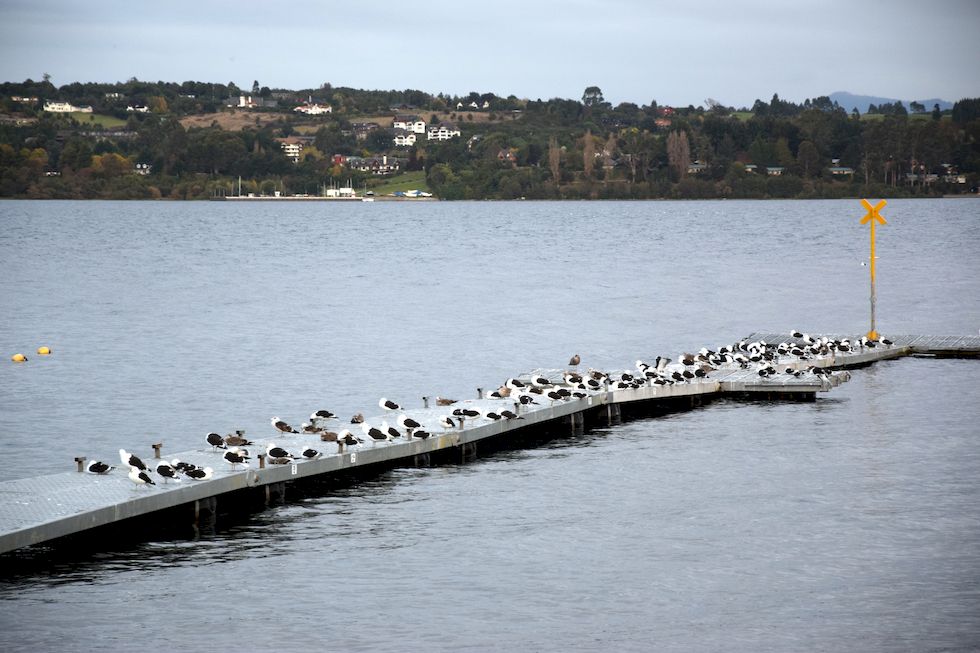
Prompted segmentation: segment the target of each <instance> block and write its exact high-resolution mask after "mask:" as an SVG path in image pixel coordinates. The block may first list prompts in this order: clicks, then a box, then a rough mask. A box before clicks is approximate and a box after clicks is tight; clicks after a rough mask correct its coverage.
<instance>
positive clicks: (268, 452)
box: [85, 330, 893, 487]
mask: <svg viewBox="0 0 980 653" xmlns="http://www.w3.org/2000/svg"><path fill="white" fill-rule="evenodd" d="M789 335H790V338H791V339H790V340H787V341H784V342H780V343H777V344H772V343H767V342H765V341H762V340H758V341H752V342H749V341H747V340H740V341H738V342H736V343H733V344H731V345H726V346H722V347H719V348H717V349H715V350H711V349H708V348H702V349H701V350H699V351H698V352H697V353H683V354H681V355H679V356H678V357H677V358H676V359H670V358H666V357H663V356H657V357H656V359H655V360H654V361H653V362H652V363H646V362H644V361H642V360H637V361H636V363H635V365H634V369H632V370H626V371H618V372H604V371H601V370H596V369H592V368H589V369H588V370H586V371H584V372H578V371H577V369H578V366H579V364H580V363H581V357H580V356H579V355H578V354H575V355H574V356H572V358H571V359H570V360H569V361H568V369H565V370H564V371H560V370H557V371H554V372H553V373H548V374H533V373H532V374H529V375H521V376H519V377H512V378H509V379H507V380H506V381H504V383H502V384H501V385H500V386H499V387H498V388H497V389H496V390H493V391H491V392H489V393H486V395H483V393H482V392H481V399H487V400H499V402H491V403H490V404H489V405H490V407H487V404H486V402H483V405H479V406H478V405H474V404H472V403H471V402H469V401H457V400H454V399H447V398H443V397H436V398H435V405H436V407H437V408H443V409H444V410H436V411H435V413H438V414H434V413H433V411H431V410H429V411H426V415H425V416H423V415H422V414H421V413H417V414H416V415H414V416H413V415H411V414H409V411H408V410H407V409H405V408H403V407H402V405H400V404H399V403H397V402H395V401H392V400H390V399H388V398H386V397H382V398H381V399H379V400H378V407H379V408H380V409H381V410H382V415H381V416H380V417H379V418H378V419H374V420H371V421H368V420H366V419H365V418H364V415H363V413H357V414H355V415H354V416H352V417H351V418H350V420H349V422H350V425H351V426H350V427H349V428H342V429H337V430H332V429H331V428H328V426H329V425H330V424H331V423H333V422H338V421H340V418H338V416H337V415H335V414H334V413H333V412H331V411H329V410H317V411H314V412H313V413H311V414H310V416H309V421H308V422H303V423H301V424H300V426H299V428H298V429H297V428H294V427H293V426H292V425H290V424H289V423H288V422H286V421H284V420H282V419H280V418H279V417H273V418H272V419H271V420H270V423H271V425H272V428H273V429H274V430H275V433H276V437H275V439H273V440H270V441H268V442H266V443H264V445H263V444H256V443H255V442H253V441H252V440H250V439H248V438H246V437H245V434H244V432H243V431H235V432H234V433H229V434H227V435H221V434H219V433H216V432H211V433H207V434H206V435H205V437H204V443H205V444H206V445H207V447H206V448H204V449H202V451H201V453H203V454H208V455H214V456H220V457H221V459H222V460H223V463H225V464H227V465H228V468H227V469H228V470H229V471H237V470H238V469H240V468H243V467H244V468H248V467H250V466H251V461H252V459H253V454H252V453H251V450H250V449H249V447H253V448H254V447H258V448H259V450H260V451H262V453H260V454H258V456H256V457H258V458H260V459H261V461H260V465H259V466H260V467H262V466H264V464H265V463H269V464H273V465H285V464H296V463H300V462H303V461H312V460H316V459H318V458H320V457H321V456H323V455H325V454H324V452H323V451H321V449H320V448H318V447H322V446H324V445H323V444H315V445H311V444H309V443H308V442H307V441H308V440H309V437H307V438H305V440H304V439H303V436H317V438H318V439H317V440H314V442H320V443H329V444H331V445H335V446H336V450H335V451H334V453H343V452H344V449H345V447H360V446H364V445H365V444H366V443H370V445H371V446H376V445H378V444H382V443H384V444H391V443H394V442H407V441H411V440H417V439H418V440H424V439H426V438H429V437H430V436H431V434H432V431H434V430H435V428H438V429H440V431H439V432H440V433H445V432H448V431H454V430H462V429H465V428H466V427H467V425H473V424H480V423H488V422H499V421H506V420H519V419H523V417H522V416H521V414H522V413H524V412H525V411H527V410H529V409H530V406H532V405H542V404H551V405H554V404H556V403H559V402H566V401H571V400H576V399H584V398H586V397H589V396H590V395H593V394H595V393H599V392H609V391H616V390H627V389H637V388H642V387H645V386H669V385H674V384H688V383H697V382H700V381H702V380H704V379H708V378H709V377H710V375H711V374H712V373H714V372H716V371H719V370H722V371H725V372H731V371H733V370H737V369H742V370H754V371H756V372H757V373H758V375H759V377H761V378H763V379H766V378H770V377H777V375H780V374H785V375H791V376H793V377H795V378H800V377H803V376H805V375H813V376H816V377H820V376H825V375H827V374H829V372H827V370H826V369H824V368H823V367H821V366H817V365H813V364H810V365H807V362H808V361H811V360H814V359H817V358H819V357H824V356H828V355H833V354H836V353H844V354H846V353H850V352H855V351H859V350H864V349H868V348H874V347H891V346H893V343H892V342H891V341H890V340H888V339H887V338H882V339H880V340H869V339H868V338H866V337H861V338H857V339H854V340H850V339H847V338H843V339H834V338H828V337H813V336H810V335H808V334H806V333H802V332H800V331H795V330H794V331H791V332H790V334H789ZM424 399H425V404H426V408H428V403H429V402H428V398H424ZM498 405H499V407H498ZM481 420H482V421H481ZM430 429H431V430H430ZM356 432H359V433H357V434H355V433H356ZM119 458H120V463H121V466H122V468H123V469H128V470H129V471H128V477H129V479H130V480H131V481H132V482H133V483H134V484H135V485H136V487H140V486H151V485H158V484H160V483H162V484H167V483H170V482H181V481H182V480H184V479H186V480H190V481H205V480H208V479H210V478H213V476H214V474H215V469H214V467H213V466H210V465H208V466H200V465H195V464H192V463H188V462H183V461H181V460H178V459H176V458H174V459H172V460H169V461H168V460H159V461H157V460H154V461H153V462H154V463H155V465H153V466H149V465H147V464H146V463H145V462H144V461H143V460H141V459H140V458H139V457H138V456H136V455H135V454H132V453H130V452H128V451H126V450H125V449H120V450H119ZM221 464H222V463H221V462H220V461H218V460H217V458H216V459H215V462H214V466H219V465H221ZM115 469H116V467H115V466H114V465H109V464H107V463H105V462H102V461H99V460H93V461H91V462H89V463H88V464H87V465H85V471H87V472H89V473H91V474H96V475H105V474H110V473H112V471H113V470H115Z"/></svg>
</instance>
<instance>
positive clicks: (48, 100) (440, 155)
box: [0, 79, 980, 199]
mask: <svg viewBox="0 0 980 653" xmlns="http://www.w3.org/2000/svg"><path fill="white" fill-rule="evenodd" d="M53 103H59V104H57V105H56V104H53ZM912 106H913V112H912V113H909V112H908V110H907V109H906V108H905V106H903V105H902V103H900V102H896V103H894V104H887V103H886V104H882V105H881V106H874V107H872V109H873V112H872V111H869V112H868V113H865V114H859V113H857V112H856V111H854V112H851V113H848V112H846V111H845V110H844V109H842V108H841V107H839V106H838V105H837V104H836V103H835V102H834V101H832V100H830V99H829V98H828V97H817V98H815V99H812V100H811V99H807V100H805V101H804V102H803V103H800V104H797V103H793V102H788V101H784V100H781V99H780V98H779V97H778V95H774V96H773V97H772V98H771V99H770V100H769V101H763V100H757V101H756V102H755V103H754V105H753V106H752V107H742V108H740V109H738V110H736V109H735V108H734V107H727V106H723V105H722V104H720V103H718V102H715V101H714V100H710V99H709V100H705V102H704V103H703V105H702V106H698V107H693V106H689V107H668V106H661V105H659V104H658V103H657V102H656V101H654V100H651V101H650V102H649V103H648V104H643V105H638V104H633V103H621V104H618V105H616V106H613V105H611V104H610V103H608V102H606V101H605V100H604V98H603V95H602V91H601V89H599V88H598V87H594V86H593V87H589V88H587V89H585V92H584V93H583V95H582V97H581V99H561V98H555V99H550V100H540V99H537V100H528V99H519V98H516V97H514V96H510V97H499V96H496V95H494V94H492V93H482V94H481V93H475V92H474V93H471V94H469V95H468V96H449V95H445V94H435V95H433V94H430V93H427V92H424V91H418V90H404V91H371V90H360V89H352V88H334V87H332V86H331V85H329V84H324V85H322V86H321V87H319V88H316V89H301V90H296V91H293V90H288V89H270V88H268V87H264V86H261V85H260V84H259V83H258V81H256V82H255V83H254V84H253V85H252V87H251V88H250V89H241V88H238V87H237V86H235V85H234V84H230V83H229V84H211V83H203V82H183V83H181V84H177V83H166V82H156V83H153V82H142V81H139V80H135V79H133V80H129V81H128V82H125V83H119V84H82V83H73V84H67V85H64V86H61V87H60V88H56V87H55V86H54V85H52V84H51V83H50V81H48V80H44V81H41V82H34V81H32V80H27V81H25V82H22V83H10V82H8V83H3V84H0V196H2V197H20V198H120V199H130V198H174V199H201V198H208V197H211V196H214V195H221V194H231V193H235V192H238V189H239V183H240V184H241V189H242V192H251V193H256V194H262V193H271V192H273V191H279V192H280V193H285V194H300V193H303V194H318V193H321V192H322V191H323V189H325V188H330V187H336V186H353V187H354V188H356V189H359V190H360V189H364V190H369V189H372V188H374V187H381V184H383V183H385V182H388V181H391V178H395V179H397V177H398V176H399V175H402V174H404V173H405V172H415V174H416V176H418V175H420V174H421V172H418V171H424V174H425V177H424V179H425V182H426V184H427V188H428V189H429V190H431V191H432V192H434V193H435V194H436V195H437V196H438V197H440V198H442V199H514V198H527V199H539V198H549V199H551V198H569V199H571V198H574V199H579V198H581V199H586V198H634V199H641V198H714V197H727V198H765V197H779V198H795V197H857V196H875V197H893V196H915V195H937V194H949V193H968V192H976V186H977V181H978V172H980V147H978V138H980V99H962V100H960V101H958V102H956V103H955V104H954V105H953V108H952V110H948V111H942V110H940V108H939V106H938V105H937V106H934V107H926V106H923V105H921V104H918V103H912ZM45 107H48V110H45ZM408 118H414V119H415V120H416V121H417V124H420V125H422V128H421V131H416V132H412V131H411V129H410V128H409V129H408V130H405V129H398V130H393V129H392V128H393V126H395V125H394V123H396V121H398V120H402V121H404V120H407V119H408ZM437 126H441V128H442V132H441V133H440V134H439V135H438V136H434V135H433V134H434V133H435V132H433V131H432V130H434V129H435V128H436V127H437ZM396 142H400V143H402V144H400V145H396Z"/></svg>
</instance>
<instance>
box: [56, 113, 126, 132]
mask: <svg viewBox="0 0 980 653" xmlns="http://www.w3.org/2000/svg"><path fill="white" fill-rule="evenodd" d="M70 115H71V117H72V118H74V119H75V120H77V121H78V122H80V123H81V124H82V125H83V126H84V125H101V126H102V127H105V128H106V129H114V128H116V127H123V126H125V125H126V121H125V120H120V119H119V118H116V117H114V116H107V115H105V114H102V113H84V112H81V111H73V112H72V113H71V114H70Z"/></svg>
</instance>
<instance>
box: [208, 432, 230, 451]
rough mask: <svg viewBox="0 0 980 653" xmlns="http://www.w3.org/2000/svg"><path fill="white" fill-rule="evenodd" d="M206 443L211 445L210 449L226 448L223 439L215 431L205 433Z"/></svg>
mask: <svg viewBox="0 0 980 653" xmlns="http://www.w3.org/2000/svg"><path fill="white" fill-rule="evenodd" d="M207 441H208V444H210V445H211V451H214V450H216V449H227V447H226V446H225V439H224V438H223V437H221V436H220V435H218V434H217V433H208V435H207Z"/></svg>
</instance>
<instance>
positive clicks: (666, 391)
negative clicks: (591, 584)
mask: <svg viewBox="0 0 980 653" xmlns="http://www.w3.org/2000/svg"><path fill="white" fill-rule="evenodd" d="M823 338H826V339H827V340H829V341H831V342H833V341H840V340H843V339H845V338H847V339H848V340H849V341H850V344H851V350H850V351H840V350H829V351H828V350H827V347H826V346H824V347H823V350H822V351H820V352H819V353H804V354H803V355H802V356H799V355H795V354H787V355H781V354H777V353H776V351H775V350H776V346H777V345H778V344H780V343H784V344H786V345H787V346H790V347H792V346H793V345H796V346H797V347H805V346H807V345H808V343H807V342H804V340H805V339H804V338H793V337H789V336H787V335H780V334H773V333H754V334H752V335H751V336H749V337H748V338H745V339H743V340H741V341H739V342H740V343H741V346H742V347H746V346H748V345H749V344H750V343H765V344H764V345H763V347H762V351H767V350H768V351H770V352H771V358H770V359H769V360H765V359H763V360H759V361H753V362H745V361H744V360H743V361H740V362H734V361H727V362H721V363H719V362H718V361H717V358H716V359H714V361H713V362H712V363H711V364H710V365H709V364H707V363H704V362H702V361H703V359H701V360H700V361H699V360H696V361H695V363H694V364H689V365H684V364H683V363H681V362H679V360H675V361H673V362H671V363H669V364H668V365H667V366H666V367H664V368H663V369H662V370H661V372H660V373H659V374H652V373H648V374H645V373H644V370H640V369H632V370H626V371H618V372H606V373H605V374H607V376H606V377H605V378H602V379H601V384H600V386H599V387H598V388H597V389H586V390H583V389H576V388H575V386H574V384H570V383H568V381H567V379H566V378H565V377H564V374H565V370H555V369H547V370H544V369H538V370H532V371H531V372H529V373H525V374H522V375H520V376H518V377H516V378H517V379H518V380H521V381H523V382H524V383H526V384H527V385H528V387H529V388H530V387H531V379H533V378H540V377H545V378H547V379H548V380H550V381H551V382H552V383H554V384H555V385H554V386H552V389H554V388H565V389H566V390H572V391H576V392H577V394H578V396H575V395H571V396H565V397H560V398H557V399H553V398H549V397H548V396H547V391H546V388H547V386H546V388H542V394H528V396H530V397H532V398H533V399H534V401H535V402H536V403H534V404H529V405H523V404H521V403H518V402H517V401H516V399H517V397H518V394H517V392H515V393H514V394H512V395H511V396H508V397H505V398H502V399H500V398H489V397H488V398H481V399H474V400H464V401H460V402H457V403H456V404H453V405H449V406H434V407H427V408H411V409H405V410H403V411H400V413H405V414H407V415H409V416H410V417H411V418H412V419H414V420H416V421H417V422H419V423H420V424H421V429H424V430H425V431H427V432H428V433H429V434H431V435H430V436H429V437H427V438H425V439H420V438H417V437H409V436H408V434H407V433H406V432H405V430H404V429H400V431H401V434H400V437H398V438H397V439H394V440H390V441H389V440H383V441H379V442H377V443H375V442H374V441H372V440H371V438H369V437H367V436H366V435H365V434H364V433H363V432H362V429H361V427H360V425H358V424H348V423H347V419H341V420H339V421H337V422H329V423H328V424H329V425H328V427H327V428H330V429H331V430H333V431H340V430H342V429H344V428H348V429H349V430H350V431H351V432H352V433H353V435H355V436H356V437H357V438H358V439H359V440H362V442H361V443H360V444H357V445H354V446H350V447H344V448H343V449H342V450H341V449H340V447H338V445H337V443H335V442H324V441H321V438H320V435H319V434H289V435H286V434H279V435H276V436H273V435H272V432H273V429H272V428H271V427H270V435H269V436H268V437H264V438H263V437H258V438H254V442H255V444H254V446H250V447H248V448H249V449H250V450H251V452H252V453H251V456H252V458H251V460H250V462H249V464H248V465H247V466H243V465H241V464H240V465H236V466H234V467H233V466H232V465H231V464H230V463H228V462H226V461H225V460H224V459H223V453H224V451H223V450H220V449H219V450H213V449H212V448H211V447H208V446H207V445H203V446H202V448H201V449H196V450H192V451H179V452H165V453H163V454H162V455H161V459H162V460H167V461H169V460H172V459H174V458H176V459H179V460H181V461H184V462H188V463H192V464H194V465H197V466H198V467H202V468H203V467H211V468H212V469H213V470H214V473H213V476H212V477H211V478H210V479H207V480H200V481H198V480H194V479H191V478H189V477H183V476H182V477H181V479H180V481H179V482H178V481H174V480H165V479H163V478H162V477H160V476H158V475H157V474H155V473H152V472H151V473H150V474H149V476H150V478H152V479H153V480H154V482H155V483H156V485H152V486H151V485H137V484H136V483H134V481H132V480H131V479H130V478H129V476H128V474H129V469H127V468H126V466H124V465H121V464H120V461H119V457H118V455H116V453H112V454H111V455H110V454H108V453H107V454H106V457H105V458H103V459H102V460H103V461H104V462H108V463H109V464H110V465H114V466H115V467H116V469H114V470H112V471H111V472H109V473H108V474H102V475H99V474H91V473H87V472H77V471H69V472H64V473H60V474H53V475H47V476H39V477H34V478H25V479H18V480H13V481H5V482H2V483H0V554H2V553H7V552H9V551H13V550H15V549H19V548H22V547H26V546H31V545H35V544H40V543H43V542H49V541H51V540H56V539H57V538H61V537H65V536H69V535H74V534H79V533H84V532H86V531H89V530H90V529H95V528H98V527H102V526H107V525H111V524H117V523H119V522H122V521H123V520H126V519H128V518H131V517H139V516H144V515H149V514H151V513H156V512H159V511H162V510H166V509H169V508H175V507H178V506H187V507H188V509H189V510H188V511H187V513H188V514H191V515H193V516H194V517H193V518H194V519H196V518H197V516H198V515H199V513H200V512H201V511H202V510H203V511H205V512H208V511H210V512H211V513H212V514H213V512H214V506H215V502H216V498H218V497H221V496H222V495H229V494H230V493H235V492H236V491H240V490H248V489H254V491H255V492H258V493H261V492H262V490H263V489H264V490H265V497H266V500H267V502H268V497H269V493H270V490H273V491H275V492H276V493H277V494H280V493H282V492H284V489H285V487H286V486H287V484H288V483H290V482H293V481H297V480H300V479H310V478H311V477H323V478H326V477H328V476H329V475H332V474H336V473H338V472H343V471H345V470H355V469H358V468H365V469H367V468H368V467H370V466H372V465H375V466H379V465H380V466H385V465H387V466H389V467H390V466H397V465H399V464H401V465H413V464H417V462H418V461H419V460H420V458H419V457H424V456H427V455H429V454H437V453H440V452H441V453H447V452H448V453H451V452H454V451H455V452H457V454H458V455H457V456H456V457H455V458H454V460H457V461H460V460H466V459H467V453H468V451H467V448H468V447H469V453H472V452H473V451H475V443H477V442H479V441H481V440H484V439H488V438H499V437H501V436H503V437H520V435H521V431H523V430H525V429H531V428H533V427H535V426H538V427H541V426H546V425H548V424H549V423H558V424H563V423H564V424H566V425H570V427H571V428H572V429H574V428H582V426H583V424H584V420H585V417H586V416H588V417H589V418H590V420H591V422H592V423H594V422H595V421H599V422H602V423H605V424H612V423H616V422H617V421H618V419H619V416H620V408H621V407H625V406H628V405H630V404H636V405H638V406H639V405H642V404H643V403H644V402H648V403H650V402H657V401H673V402H675V403H678V402H679V403H680V405H682V406H686V407H693V406H696V405H700V404H701V402H702V400H705V399H709V398H710V397H713V396H719V395H724V394H726V393H729V394H735V395H736V396H743V397H763V398H802V399H812V398H814V397H815V394H816V393H817V392H826V391H828V390H830V389H831V388H833V387H834V386H836V385H838V384H840V383H842V382H844V381H846V380H848V379H849V378H850V376H849V372H847V371H842V370H845V369H846V368H849V367H860V366H864V365H868V364H870V363H873V362H875V361H880V360H886V359H892V358H897V357H900V356H908V355H930V356H963V357H976V356H977V355H978V353H980V337H959V336H894V337H890V338H889V339H890V340H891V341H892V344H891V345H884V344H880V343H879V344H877V345H876V346H873V347H869V346H861V345H860V344H858V343H859V338H860V336H823ZM806 340H810V341H816V343H817V344H818V345H819V343H820V342H821V340H820V337H817V336H812V337H810V336H807V337H806ZM809 345H810V346H811V347H816V346H817V345H814V344H813V343H812V342H811V343H809ZM733 347H734V348H735V352H736V353H738V352H739V350H738V349H737V348H738V347H739V344H738V343H736V344H735V345H733ZM704 351H707V350H702V352H704ZM719 351H721V349H720V350H719ZM755 351H756V352H758V351H759V347H758V345H757V346H756V349H755ZM797 351H799V349H797ZM710 353H711V354H712V355H716V354H717V352H710ZM742 353H744V354H745V355H749V354H750V353H751V352H750V351H748V350H743V352H742ZM702 355H703V354H702ZM694 356H697V355H696V354H695V355H694ZM679 358H680V357H678V359H679ZM638 362H639V361H638ZM647 362H648V363H650V364H651V368H649V369H650V370H652V369H654V368H653V367H652V366H653V365H654V361H653V360H651V361H647ZM698 367H702V368H703V370H702V371H704V370H707V371H706V375H705V376H703V377H699V376H697V377H694V378H683V379H680V378H677V375H682V376H683V373H684V372H685V371H687V372H689V373H690V372H691V371H692V370H694V369H695V368H698ZM709 368H710V369H709ZM766 368H768V370H770V371H769V372H768V373H763V374H760V370H766ZM787 369H788V370H789V371H787ZM829 370H838V371H829ZM589 372H590V371H585V370H582V371H581V374H582V375H583V376H585V377H588V375H589ZM793 372H796V373H795V374H794V373H793ZM624 374H626V375H627V377H629V376H632V379H629V380H627V379H624V377H623V375H624ZM672 376H673V377H674V378H671V377H672ZM502 387H503V386H502ZM684 402H689V403H684ZM457 408H466V409H475V410H478V411H480V416H479V417H470V418H466V419H464V420H463V421H462V423H460V420H459V419H458V418H457V417H453V420H454V421H455V422H456V425H455V426H454V427H453V428H443V427H442V426H440V420H441V418H442V417H443V416H447V415H450V416H451V415H452V411H453V410H454V409H457ZM504 410H509V411H512V412H513V413H516V414H517V415H518V416H519V419H517V418H510V419H507V418H506V417H500V413H501V411H504ZM487 413H495V414H496V416H497V419H493V417H494V416H493V415H491V416H487ZM397 418H398V414H391V415H384V416H381V415H377V416H373V417H369V418H367V419H366V420H365V421H366V422H367V423H369V424H371V425H373V426H379V427H380V426H381V423H382V420H387V421H388V422H389V423H390V424H391V425H396V424H397ZM269 442H274V443H275V444H276V445H278V446H280V447H283V448H285V449H287V450H288V451H289V452H290V453H292V454H294V455H296V456H299V455H300V453H301V452H302V451H303V449H304V448H307V447H313V448H315V449H317V450H318V451H320V452H322V455H321V456H320V457H318V458H316V459H310V460H306V459H302V458H299V459H296V460H292V461H288V462H286V463H285V464H272V461H265V463H264V465H263V466H262V467H261V468H260V465H259V462H258V460H257V458H258V454H260V453H262V452H264V451H265V450H266V445H267V444H268V443H269ZM123 444H126V443H123ZM202 444H203V434H202ZM126 448H127V450H130V451H132V449H131V448H130V447H128V446H127V447H126ZM136 454H137V455H139V456H140V457H141V458H142V459H143V461H144V462H145V463H146V464H147V466H149V467H150V468H151V469H154V468H155V466H156V464H157V463H158V462H160V460H157V459H155V458H153V454H152V453H150V454H149V455H145V454H146V452H144V451H137V452H136ZM71 464H72V461H71V460H70V459H68V460H66V466H70V465H71Z"/></svg>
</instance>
